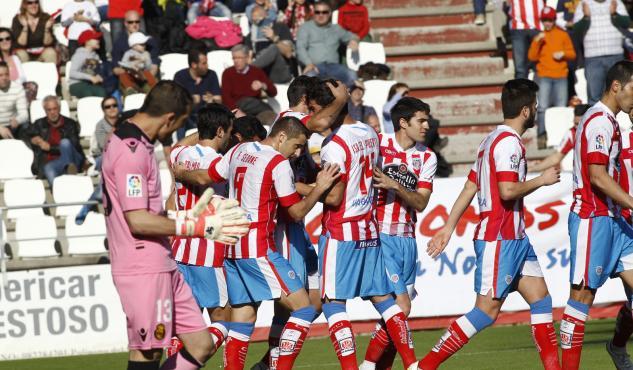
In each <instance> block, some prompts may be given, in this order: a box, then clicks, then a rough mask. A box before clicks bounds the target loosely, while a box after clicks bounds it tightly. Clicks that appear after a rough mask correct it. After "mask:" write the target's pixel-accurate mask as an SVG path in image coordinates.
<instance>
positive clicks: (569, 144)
mask: <svg viewBox="0 0 633 370" xmlns="http://www.w3.org/2000/svg"><path fill="white" fill-rule="evenodd" d="M575 142H576V127H572V128H570V129H569V131H567V132H565V136H563V139H562V140H561V141H560V144H558V148H556V150H558V152H559V153H562V154H563V155H567V153H569V152H570V151H571V150H572V149H574V143H575Z"/></svg>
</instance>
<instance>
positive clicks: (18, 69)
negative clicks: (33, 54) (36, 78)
mask: <svg viewBox="0 0 633 370" xmlns="http://www.w3.org/2000/svg"><path fill="white" fill-rule="evenodd" d="M13 45H14V40H13V34H12V33H11V30H10V29H8V28H4V27H0V60H1V61H3V62H5V63H7V65H8V66H9V74H10V75H11V81H14V82H17V83H19V84H24V83H25V82H26V75H25V74H24V70H23V69H22V62H20V58H19V57H18V56H17V55H15V53H14V49H13Z"/></svg>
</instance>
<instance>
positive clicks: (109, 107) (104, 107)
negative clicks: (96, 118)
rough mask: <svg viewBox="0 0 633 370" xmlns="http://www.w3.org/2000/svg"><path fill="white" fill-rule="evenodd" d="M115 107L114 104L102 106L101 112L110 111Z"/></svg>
mask: <svg viewBox="0 0 633 370" xmlns="http://www.w3.org/2000/svg"><path fill="white" fill-rule="evenodd" d="M117 107H118V106H117V104H116V103H114V104H108V105H104V106H103V110H106V109H112V108H117Z"/></svg>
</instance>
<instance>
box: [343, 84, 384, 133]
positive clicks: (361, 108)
mask: <svg viewBox="0 0 633 370" xmlns="http://www.w3.org/2000/svg"><path fill="white" fill-rule="evenodd" d="M349 94H350V99H349V100H348V101H347V112H348V114H349V116H350V117H352V118H353V119H355V120H356V121H360V122H364V123H366V124H368V125H369V126H371V127H372V128H373V129H374V130H376V132H380V121H379V120H378V115H377V114H376V110H375V109H374V108H372V107H370V106H368V105H363V96H365V86H364V85H363V83H362V82H358V81H357V82H355V83H354V85H352V87H350V90H349Z"/></svg>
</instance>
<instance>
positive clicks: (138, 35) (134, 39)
mask: <svg viewBox="0 0 633 370" xmlns="http://www.w3.org/2000/svg"><path fill="white" fill-rule="evenodd" d="M147 40H149V36H145V35H143V33H142V32H134V33H133V34H131V35H130V36H128V38H127V43H128V45H130V47H132V46H134V45H136V44H144V43H146V42H147Z"/></svg>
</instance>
